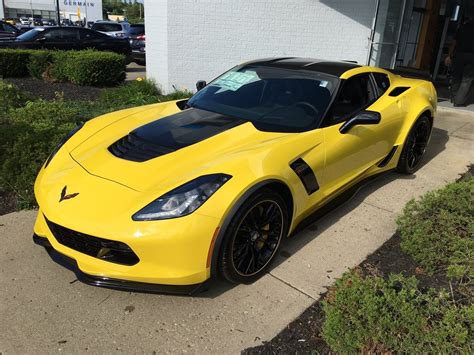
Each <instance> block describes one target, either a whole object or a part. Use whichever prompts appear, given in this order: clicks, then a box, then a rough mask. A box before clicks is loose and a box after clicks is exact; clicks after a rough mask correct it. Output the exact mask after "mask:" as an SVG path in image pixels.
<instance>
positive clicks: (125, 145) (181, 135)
mask: <svg viewBox="0 0 474 355" xmlns="http://www.w3.org/2000/svg"><path fill="white" fill-rule="evenodd" d="M245 122H246V121H245V120H241V119H238V118H233V117H228V116H224V115H221V114H218V113H214V112H210V111H205V110H201V109H195V108H190V109H188V110H185V111H183V112H179V113H176V114H174V115H171V116H168V117H164V118H161V119H159V120H156V121H153V122H150V123H148V124H146V125H144V126H141V127H139V128H137V129H135V130H133V131H132V132H130V133H129V134H128V135H126V136H125V137H123V138H120V139H119V140H118V141H117V142H115V143H114V144H112V145H111V146H110V147H109V151H110V152H111V153H112V154H113V155H115V156H116V157H119V158H122V159H126V160H131V161H136V162H143V161H147V160H150V159H153V158H156V157H159V156H161V155H165V154H168V153H172V152H175V151H177V150H178V149H181V148H184V147H187V146H190V145H192V144H195V143H199V142H201V141H203V140H205V139H207V138H210V137H212V136H215V135H217V134H219V133H222V132H225V131H227V130H229V129H232V128H234V127H237V126H239V125H241V124H243V123H245Z"/></svg>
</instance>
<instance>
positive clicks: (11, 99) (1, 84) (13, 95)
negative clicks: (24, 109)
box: [0, 80, 28, 123]
mask: <svg viewBox="0 0 474 355" xmlns="http://www.w3.org/2000/svg"><path fill="white" fill-rule="evenodd" d="M0 97H1V100H0V123H1V122H2V121H3V122H4V121H5V120H6V115H7V113H8V111H9V110H10V109H13V108H17V107H20V106H23V105H24V104H25V103H26V102H27V101H28V96H27V95H26V94H25V93H23V91H21V90H20V89H19V88H18V87H16V86H15V85H13V84H10V83H6V82H5V81H3V80H0Z"/></svg>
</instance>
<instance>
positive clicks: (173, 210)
mask: <svg viewBox="0 0 474 355" xmlns="http://www.w3.org/2000/svg"><path fill="white" fill-rule="evenodd" d="M230 178H231V176H230V175H226V174H212V175H204V176H201V177H198V178H197V179H194V180H192V181H190V182H188V183H186V184H184V185H181V186H179V187H177V188H176V189H174V190H171V191H170V192H168V193H166V194H164V195H163V196H161V197H159V198H158V199H156V200H155V201H153V202H152V203H150V204H149V205H148V206H146V207H144V208H143V209H141V210H140V211H138V212H137V213H135V214H134V215H133V216H132V219H133V220H134V221H152V220H159V219H169V218H176V217H182V216H186V215H188V214H190V213H193V212H194V211H196V210H197V209H198V208H199V207H200V206H201V205H202V204H203V203H204V202H206V200H207V199H208V198H209V197H211V196H212V194H214V192H216V191H217V190H218V189H219V188H220V187H221V186H222V185H224V184H225V183H226V182H227V181H229V180H230Z"/></svg>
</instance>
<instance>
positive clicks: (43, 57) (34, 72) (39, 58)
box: [26, 50, 53, 79]
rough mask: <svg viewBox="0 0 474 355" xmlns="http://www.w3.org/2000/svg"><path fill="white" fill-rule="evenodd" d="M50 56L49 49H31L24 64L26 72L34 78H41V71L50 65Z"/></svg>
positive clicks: (45, 70) (43, 71)
mask: <svg viewBox="0 0 474 355" xmlns="http://www.w3.org/2000/svg"><path fill="white" fill-rule="evenodd" d="M52 56H53V55H52V54H51V52H49V51H39V50H38V51H31V53H30V56H29V58H28V63H27V65H26V67H27V68H28V73H29V74H30V75H31V76H32V77H34V78H37V79H43V73H45V72H47V70H48V67H49V66H50V65H51V62H52Z"/></svg>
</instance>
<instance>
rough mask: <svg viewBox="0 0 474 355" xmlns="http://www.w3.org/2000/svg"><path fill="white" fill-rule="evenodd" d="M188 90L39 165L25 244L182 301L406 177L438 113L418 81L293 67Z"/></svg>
mask: <svg viewBox="0 0 474 355" xmlns="http://www.w3.org/2000/svg"><path fill="white" fill-rule="evenodd" d="M197 89H198V92H197V93H196V94H195V95H194V96H192V97H191V98H190V99H189V100H182V101H172V102H165V103H159V104H154V105H150V106H143V107H137V108H132V109H127V110H123V111H119V112H114V113H110V114H106V115H104V116H101V117H97V118H95V119H93V120H90V121H88V122H86V123H85V124H84V125H83V126H82V127H78V128H77V129H75V130H74V131H73V132H71V133H70V134H69V135H68V136H67V137H66V138H65V139H64V140H63V142H62V143H61V144H60V145H59V146H58V147H57V149H55V151H54V152H53V153H52V154H51V156H50V157H49V158H48V160H47V161H46V163H45V164H44V166H43V167H42V169H41V171H40V173H39V175H38V178H37V180H36V184H35V195H36V198H37V201H38V204H39V206H40V210H39V213H38V218H37V221H36V224H35V227H34V241H35V242H36V243H37V244H40V245H42V246H45V247H46V249H47V250H48V251H49V252H50V254H51V255H52V256H53V257H54V258H55V259H56V260H57V261H59V262H60V263H62V264H64V265H66V266H68V267H69V268H71V269H72V270H73V271H74V272H75V273H76V275H77V277H78V279H79V280H81V281H83V282H86V283H89V284H93V285H97V286H104V287H111V288H118V289H125V290H137V291H149V292H154V291H156V292H173V293H174V292H182V293H186V294H191V293H194V292H197V291H199V290H201V289H203V287H205V286H208V284H209V281H210V280H212V279H214V278H215V277H216V276H221V277H223V278H225V279H227V280H229V281H231V282H235V283H251V282H253V281H254V280H256V279H257V278H258V277H260V276H261V275H262V274H263V273H265V271H266V270H267V269H268V267H269V265H270V263H271V261H272V260H273V259H274V257H275V255H276V253H277V252H278V249H279V246H280V244H281V242H282V240H283V239H284V238H286V237H287V236H288V235H290V234H291V233H292V232H293V231H294V230H295V227H296V226H297V225H298V224H299V223H300V222H301V221H302V220H303V219H305V218H306V217H307V216H309V215H310V214H311V213H313V212H314V211H315V210H317V209H318V208H320V207H321V206H323V205H324V204H326V203H327V202H328V201H330V200H331V199H333V198H334V197H336V196H337V195H338V194H340V193H341V192H343V191H345V190H347V189H348V188H350V187H351V186H353V185H354V184H356V183H358V182H360V181H361V180H362V179H365V178H367V177H369V176H371V175H374V174H378V173H380V172H383V171H387V170H391V169H396V170H397V171H399V172H400V173H408V174H409V173H412V172H414V171H415V170H416V169H417V167H418V166H419V164H420V161H421V160H422V156H423V154H424V152H425V148H426V146H427V144H428V141H429V139H430V135H431V129H432V126H433V117H434V113H435V110H436V102H437V95H436V91H435V89H434V87H433V85H432V84H431V83H429V82H427V81H421V80H415V79H407V78H402V77H400V76H397V75H394V74H392V73H390V72H388V71H386V70H383V69H379V68H372V67H367V66H359V65H357V64H355V63H350V62H330V61H321V60H314V59H302V58H272V59H263V60H257V61H252V62H248V63H245V64H242V65H238V66H236V67H234V68H233V69H231V70H229V71H228V72H226V73H224V74H223V75H221V76H220V77H218V78H217V79H215V80H214V81H212V82H211V83H209V84H207V85H206V83H205V82H204V81H199V82H198V84H197Z"/></svg>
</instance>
